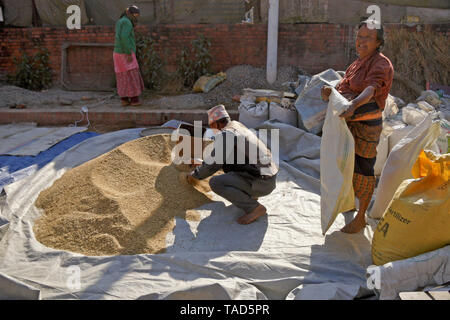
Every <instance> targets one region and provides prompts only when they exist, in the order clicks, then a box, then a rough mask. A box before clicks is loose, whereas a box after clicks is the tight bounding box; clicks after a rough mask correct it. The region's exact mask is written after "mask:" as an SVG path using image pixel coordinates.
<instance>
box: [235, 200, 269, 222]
mask: <svg viewBox="0 0 450 320" xmlns="http://www.w3.org/2000/svg"><path fill="white" fill-rule="evenodd" d="M266 213H267V209H266V207H264V206H263V205H259V206H258V207H256V209H255V210H253V211H252V212H250V213H247V214H245V215H243V216H242V217H240V218H239V219H238V220H237V222H238V223H240V224H250V223H252V222H254V221H256V220H257V219H258V218H259V217H261V216H263V215H265V214H266Z"/></svg>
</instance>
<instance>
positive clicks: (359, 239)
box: [290, 211, 374, 300]
mask: <svg viewBox="0 0 450 320" xmlns="http://www.w3.org/2000/svg"><path fill="white" fill-rule="evenodd" d="M355 214H356V211H355V212H353V213H352V212H348V213H345V214H344V219H345V224H348V223H349V222H350V221H352V220H353V217H354V215H355ZM366 228H371V229H373V228H372V227H370V226H366ZM366 231H367V230H366ZM371 247H372V244H371V240H370V239H369V238H368V236H367V232H359V233H357V234H346V233H343V232H341V231H334V232H333V233H331V234H328V235H326V236H325V243H324V244H323V245H313V246H311V255H310V267H309V271H308V273H307V274H306V275H305V278H304V280H303V282H302V285H301V286H299V287H297V288H296V289H294V290H293V291H292V292H291V293H290V296H291V298H293V299H296V300H352V299H358V298H367V297H369V296H374V292H373V291H372V290H369V289H368V288H367V277H366V270H367V268H368V267H369V266H370V265H371V264H372V257H371Z"/></svg>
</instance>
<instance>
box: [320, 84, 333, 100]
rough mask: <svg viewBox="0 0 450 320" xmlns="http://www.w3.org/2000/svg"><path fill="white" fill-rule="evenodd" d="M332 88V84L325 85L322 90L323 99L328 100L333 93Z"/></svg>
mask: <svg viewBox="0 0 450 320" xmlns="http://www.w3.org/2000/svg"><path fill="white" fill-rule="evenodd" d="M331 91H332V88H331V87H330V86H323V87H322V90H321V94H322V100H323V101H328V100H329V97H330V94H331Z"/></svg>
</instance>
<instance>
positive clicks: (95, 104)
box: [0, 65, 303, 111]
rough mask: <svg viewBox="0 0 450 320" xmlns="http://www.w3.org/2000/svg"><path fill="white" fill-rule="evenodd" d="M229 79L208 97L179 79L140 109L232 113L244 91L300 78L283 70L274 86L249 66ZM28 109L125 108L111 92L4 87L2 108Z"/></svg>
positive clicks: (145, 97) (150, 95) (282, 86)
mask: <svg viewBox="0 0 450 320" xmlns="http://www.w3.org/2000/svg"><path fill="white" fill-rule="evenodd" d="M226 74H227V79H226V80H225V81H224V82H223V83H221V84H220V85H219V86H217V87H216V88H214V89H213V90H211V91H210V92H208V93H193V92H192V91H191V90H190V89H188V88H183V86H181V85H180V83H179V82H177V80H176V79H172V80H169V81H167V82H166V83H164V85H163V86H162V88H161V89H160V90H158V91H150V90H145V91H144V93H143V94H142V96H141V102H142V106H141V107H139V108H142V109H147V110H152V109H153V110H154V109H165V110H193V109H197V110H198V109H200V110H207V109H210V108H212V107H214V106H215V105H218V104H224V105H225V106H226V107H227V108H228V109H229V110H237V107H238V106H239V103H238V102H236V101H233V97H234V96H236V95H240V94H242V91H243V89H245V88H252V89H273V90H284V91H289V84H288V83H289V82H295V81H297V79H298V75H299V74H303V72H302V71H301V70H299V69H298V68H296V67H291V66H289V67H280V68H279V71H278V80H277V81H276V82H275V83H274V84H273V85H270V84H269V83H267V81H266V71H265V68H257V67H253V66H249V65H242V66H234V67H232V68H229V69H228V70H227V71H226ZM16 106H25V107H26V108H29V109H34V108H62V109H64V110H79V109H81V107H82V106H87V107H88V108H89V109H95V110H98V111H100V110H109V109H114V108H119V109H120V108H122V106H121V102H120V99H119V96H118V95H117V94H116V93H115V92H113V91H111V92H89V91H66V90H63V89H62V88H61V87H60V86H59V85H58V84H55V86H54V87H52V88H51V89H49V90H44V91H41V92H36V91H30V90H26V89H22V88H19V87H15V86H11V85H8V84H6V83H0V108H14V107H16Z"/></svg>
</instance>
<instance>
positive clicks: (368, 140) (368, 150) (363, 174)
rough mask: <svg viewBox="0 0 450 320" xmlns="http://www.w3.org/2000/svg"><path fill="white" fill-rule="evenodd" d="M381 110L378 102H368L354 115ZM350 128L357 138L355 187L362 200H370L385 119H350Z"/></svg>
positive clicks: (374, 183)
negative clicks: (378, 147)
mask: <svg viewBox="0 0 450 320" xmlns="http://www.w3.org/2000/svg"><path fill="white" fill-rule="evenodd" d="M376 109H378V110H379V108H378V105H377V104H376V103H368V104H366V105H363V106H361V107H359V108H358V109H357V112H355V115H354V117H360V116H362V115H364V114H373V113H374V112H375V111H376ZM347 125H348V128H349V129H350V132H351V133H352V135H353V138H354V139H355V170H354V174H353V189H354V191H355V196H356V197H357V198H358V199H359V200H360V201H366V202H368V201H370V200H371V198H372V195H373V192H374V190H375V185H376V178H375V172H374V167H375V162H376V159H377V146H378V143H379V142H380V135H381V131H382V130H383V120H382V119H381V118H380V119H375V120H367V121H348V122H347Z"/></svg>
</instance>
